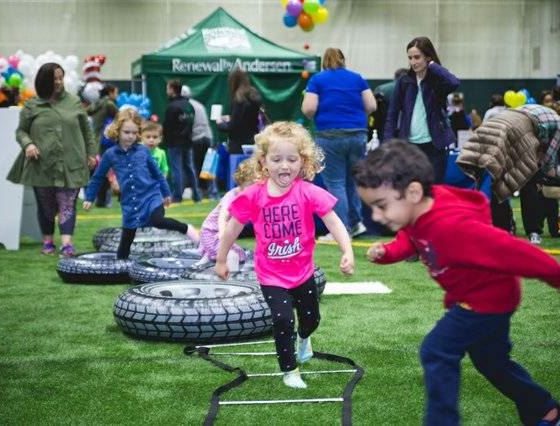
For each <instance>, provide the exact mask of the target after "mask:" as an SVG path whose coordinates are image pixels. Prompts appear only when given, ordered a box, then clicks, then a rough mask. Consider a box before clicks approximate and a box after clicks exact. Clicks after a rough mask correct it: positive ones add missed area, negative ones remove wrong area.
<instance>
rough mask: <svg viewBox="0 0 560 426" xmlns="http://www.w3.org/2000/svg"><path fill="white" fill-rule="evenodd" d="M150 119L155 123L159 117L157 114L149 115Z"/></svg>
mask: <svg viewBox="0 0 560 426" xmlns="http://www.w3.org/2000/svg"><path fill="white" fill-rule="evenodd" d="M150 121H153V122H154V123H157V122H158V121H159V117H158V116H157V114H152V115H150Z"/></svg>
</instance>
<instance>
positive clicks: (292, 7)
mask: <svg viewBox="0 0 560 426" xmlns="http://www.w3.org/2000/svg"><path fill="white" fill-rule="evenodd" d="M301 9H302V6H301V3H300V2H299V1H298V0H289V2H288V5H287V6H286V12H287V13H288V15H292V16H294V17H296V18H297V17H298V16H299V14H300V13H301Z"/></svg>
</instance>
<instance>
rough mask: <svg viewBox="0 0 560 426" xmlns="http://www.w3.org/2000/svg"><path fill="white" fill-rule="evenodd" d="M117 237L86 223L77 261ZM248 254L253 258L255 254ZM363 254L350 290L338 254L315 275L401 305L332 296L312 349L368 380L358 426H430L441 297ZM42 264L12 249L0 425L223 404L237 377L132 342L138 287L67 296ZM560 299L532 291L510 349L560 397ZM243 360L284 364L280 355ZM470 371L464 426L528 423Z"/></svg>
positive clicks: (0, 313)
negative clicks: (426, 341)
mask: <svg viewBox="0 0 560 426" xmlns="http://www.w3.org/2000/svg"><path fill="white" fill-rule="evenodd" d="M213 205H214V204H212V203H207V202H203V203H200V204H196V205H193V204H187V203H184V204H182V205H180V206H173V207H172V208H171V209H169V210H168V212H167V215H168V216H170V217H176V218H178V219H181V220H184V221H188V222H192V223H194V224H196V225H200V224H201V222H202V220H203V218H204V217H205V215H206V214H207V213H208V212H209V211H210V209H211V208H212V207H213ZM517 214H518V212H517ZM520 223H521V221H520V220H519V219H518V224H520ZM119 224H120V214H119V210H118V207H113V208H111V209H94V210H92V211H90V212H83V211H80V213H79V218H78V224H77V228H76V237H75V243H76V247H77V249H78V251H79V252H86V251H92V250H93V249H92V244H91V238H92V236H93V234H94V233H95V231H97V230H98V229H100V228H103V227H108V226H119ZM371 240H372V237H364V238H361V239H359V240H357V241H358V242H360V243H366V242H369V241H371ZM242 244H244V245H247V246H251V245H252V241H251V240H243V241H242ZM543 246H544V247H548V248H555V249H559V248H560V241H558V240H552V239H547V238H545V241H544V244H543ZM457 249H460V248H459V247H458V248H457ZM365 250H366V248H364V247H361V246H360V247H356V248H355V253H356V258H357V267H356V274H355V275H354V276H353V277H351V278H345V277H343V276H342V275H341V274H340V273H339V272H338V268H337V265H338V261H339V254H338V249H337V248H336V246H333V245H318V246H317V250H316V263H317V264H318V265H319V266H321V267H322V268H323V269H324V270H325V271H326V273H327V279H328V280H330V281H338V282H340V281H347V282H348V283H349V285H351V282H357V281H374V280H376V281H377V280H378V281H382V282H383V283H385V284H386V285H387V286H388V287H390V288H391V289H392V290H393V292H392V293H390V294H373V295H343V296H324V297H323V298H322V301H321V314H322V322H321V326H320V327H319V329H318V331H317V332H316V333H315V334H314V336H313V346H314V349H315V350H318V351H322V352H329V353H334V354H339V355H342V356H346V357H350V358H352V359H353V360H354V361H355V362H357V363H358V364H359V365H361V366H362V367H363V368H364V369H365V376H364V378H363V379H362V381H361V382H359V383H358V385H357V387H356V389H355V392H354V396H353V408H354V411H353V414H354V415H353V420H354V424H356V425H396V424H406V425H415V424H421V419H422V413H423V391H424V390H423V381H422V371H421V367H420V364H419V361H418V355H417V352H418V347H419V344H420V342H421V340H422V338H423V336H424V335H425V334H426V333H427V332H428V331H429V330H430V328H431V327H432V325H433V324H434V322H435V321H436V320H437V319H438V318H439V317H440V316H441V314H442V312H443V308H442V303H441V299H442V292H441V290H440V289H439V288H438V286H437V285H436V284H435V283H434V282H432V280H431V279H430V278H429V276H428V274H427V272H426V270H425V268H424V266H423V265H422V264H421V263H419V262H415V263H404V262H403V263H401V264H398V265H392V266H376V265H372V264H369V263H367V262H366V260H365ZM39 251H40V243H38V242H33V241H30V240H25V239H24V240H23V242H22V245H21V249H20V250H19V251H6V250H0V270H1V276H0V336H1V343H0V424H2V425H35V424H37V425H58V424H62V425H64V424H68V425H139V424H142V425H143V424H145V425H156V424H161V425H165V424H184V425H199V424H202V422H203V420H204V417H205V415H206V412H207V410H208V406H209V398H210V395H211V393H212V391H213V390H214V389H215V388H216V387H218V386H219V385H221V384H223V383H225V382H227V381H229V380H231V379H232V378H233V377H234V375H233V374H231V373H227V372H224V371H222V370H219V369H217V368H216V367H214V366H212V365H210V364H209V363H208V362H206V361H204V360H202V359H201V358H199V357H197V356H193V357H187V356H185V355H184V354H183V346H184V345H183V344H180V343H166V342H150V341H142V340H136V339H132V338H130V337H128V336H126V335H124V334H123V333H122V332H121V331H120V329H119V328H118V327H117V325H116V324H115V322H114V320H113V315H112V307H113V303H114V301H115V299H116V298H117V296H118V295H119V294H120V293H121V292H122V291H123V290H125V289H126V288H127V286H126V285H76V284H65V283H63V282H62V281H61V280H60V279H59V277H58V275H57V274H56V263H57V260H58V259H57V258H56V257H46V256H42V255H41V254H39ZM496 256H500V253H496ZM559 296H560V295H559V294H558V293H557V292H556V291H555V290H554V289H552V288H550V287H548V286H547V285H545V284H543V283H541V282H538V281H525V284H524V302H523V304H522V307H521V308H520V310H519V312H518V313H517V314H516V315H515V316H514V319H513V326H512V340H513V342H514V349H513V356H514V358H515V359H516V360H518V361H519V362H521V363H522V364H523V365H524V366H525V367H526V368H527V369H528V370H529V371H530V372H531V374H532V375H533V376H534V377H535V378H536V379H537V380H538V381H539V382H540V383H541V384H542V385H544V386H545V387H547V388H548V389H549V390H550V391H551V392H552V393H553V394H555V395H556V396H557V397H559V398H560V362H559V361H558V359H559V355H560V331H559V327H558V326H559V325H560V321H559V319H558V312H560V297H559ZM237 349H238V348H237ZM229 350H233V349H229ZM243 350H244V351H245V350H247V351H273V346H272V344H270V343H268V344H263V345H258V346H254V347H243ZM222 358H223V359H224V360H226V361H227V362H228V363H230V364H232V365H235V366H240V367H242V368H244V369H245V370H246V371H247V372H276V371H277V365H276V361H275V357H274V356H272V357H255V358H248V357H233V356H229V357H227V358H226V357H222ZM463 366H464V368H463V378H462V390H461V411H462V415H463V421H464V424H465V425H497V424H499V425H516V424H519V421H518V420H517V417H516V413H515V409H514V406H513V404H512V403H510V402H509V401H508V400H507V399H505V397H503V396H502V395H501V394H499V393H498V392H497V391H496V390H495V389H493V388H492V387H491V385H489V384H488V383H487V382H486V381H485V380H484V379H483V378H482V377H481V376H480V375H478V374H477V373H476V371H475V370H474V369H473V368H472V366H471V364H470V363H469V361H468V360H465V361H464V363H463ZM329 368H331V369H340V368H346V367H344V366H341V365H339V364H334V363H330V362H326V361H318V360H315V359H314V360H312V361H311V362H310V363H309V364H306V365H305V366H304V367H303V368H302V369H303V370H304V371H305V370H321V369H329ZM348 378H349V375H348V374H339V375H323V376H318V375H317V376H305V380H306V381H307V383H308V384H309V388H308V389H306V390H293V389H289V388H286V387H285V386H283V385H282V383H281V379H280V378H279V377H266V378H254V379H250V380H249V381H248V382H246V383H245V384H244V385H243V386H242V387H239V388H236V389H234V390H233V391H231V392H230V393H228V394H227V395H226V396H225V399H231V400H237V399H273V398H276V399H293V398H321V397H337V396H341V394H342V390H343V388H344V385H345V383H346V380H347V379H348ZM340 409H341V405H340V404H339V403H329V404H300V405H295V404H292V405H275V406H263V405H259V406H241V407H222V408H221V410H220V414H219V418H218V422H217V424H219V425H230V424H235V425H255V424H265V423H266V424H267V425H270V426H271V425H282V426H286V425H299V424H306V425H336V424H340Z"/></svg>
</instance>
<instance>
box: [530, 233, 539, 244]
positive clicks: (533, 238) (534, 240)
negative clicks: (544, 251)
mask: <svg viewBox="0 0 560 426" xmlns="http://www.w3.org/2000/svg"><path fill="white" fill-rule="evenodd" d="M529 241H530V242H531V244H535V245H540V243H542V238H541V236H540V235H539V234H537V233H536V232H531V233H530V234H529Z"/></svg>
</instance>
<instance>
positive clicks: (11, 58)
mask: <svg viewBox="0 0 560 426" xmlns="http://www.w3.org/2000/svg"><path fill="white" fill-rule="evenodd" d="M8 63H9V64H10V65H11V66H12V67H14V68H17V67H18V64H19V57H18V56H16V55H10V56H8Z"/></svg>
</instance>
